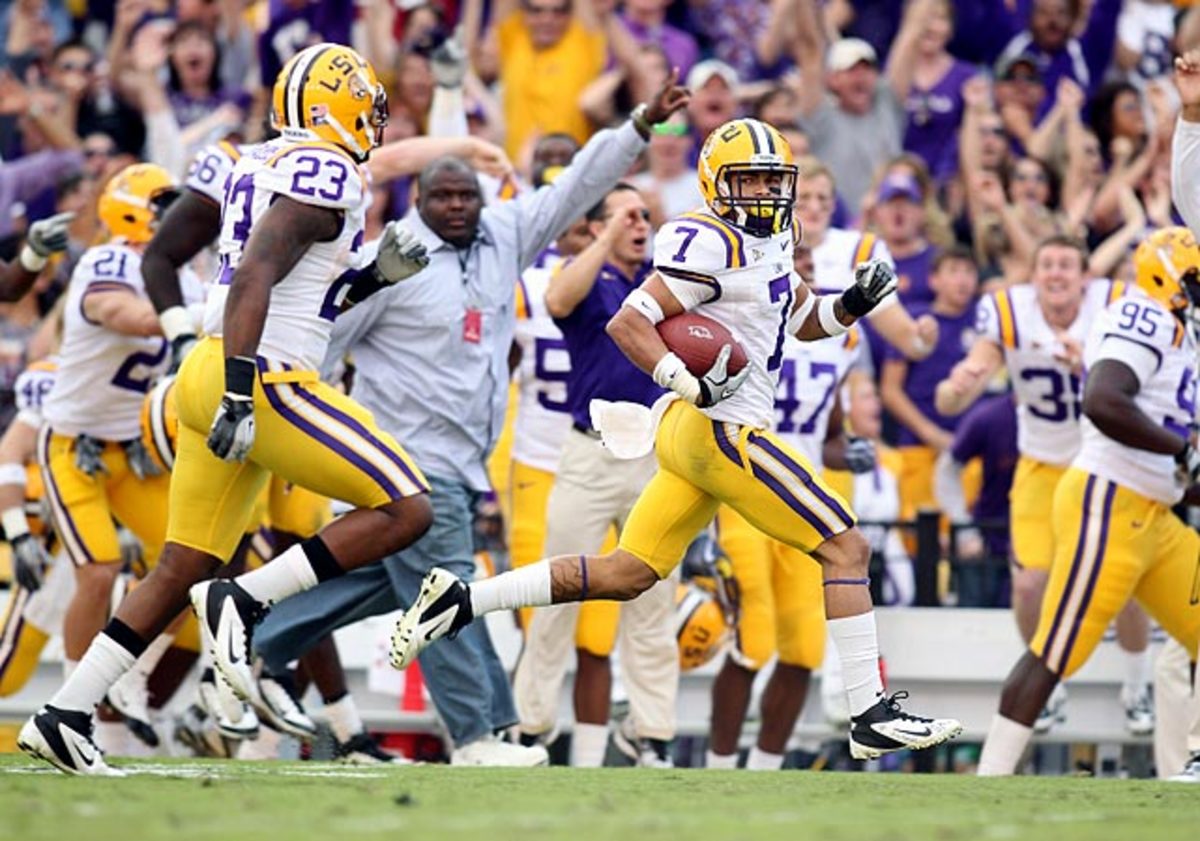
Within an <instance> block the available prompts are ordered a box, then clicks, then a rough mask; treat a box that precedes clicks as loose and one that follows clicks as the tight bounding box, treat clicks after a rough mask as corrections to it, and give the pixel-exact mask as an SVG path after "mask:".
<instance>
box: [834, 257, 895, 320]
mask: <svg viewBox="0 0 1200 841" xmlns="http://www.w3.org/2000/svg"><path fill="white" fill-rule="evenodd" d="M899 282H900V280H899V278H897V277H896V270H895V269H893V268H892V267H891V266H889V265H888V264H887V263H885V262H884V261H883V260H880V259H873V260H867V261H866V262H865V263H859V264H858V265H857V266H855V267H854V285H853V286H851V287H850V288H849V289H847V290H846V291H845V292H843V293H842V306H843V307H845V309H846V312H848V313H850V315H852V316H854V317H855V318H862V317H863V316H864V315H866V314H867V313H869V312H870V311H871V310H873V309H875V307H877V306H879V302H880V301H882V300H883V299H884V298H886V297H887V296H888V295H890V294H891V293H892V292H894V291H895V290H896V286H897V285H898V284H899Z"/></svg>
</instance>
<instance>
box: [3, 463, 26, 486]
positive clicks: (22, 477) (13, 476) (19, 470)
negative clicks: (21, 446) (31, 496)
mask: <svg viewBox="0 0 1200 841" xmlns="http://www.w3.org/2000/svg"><path fill="white" fill-rule="evenodd" d="M26 478H27V474H26V473H25V468H24V466H23V465H20V464H17V463H16V462H15V461H10V462H8V463H7V464H0V485H20V487H21V490H22V491H23V490H25V481H26Z"/></svg>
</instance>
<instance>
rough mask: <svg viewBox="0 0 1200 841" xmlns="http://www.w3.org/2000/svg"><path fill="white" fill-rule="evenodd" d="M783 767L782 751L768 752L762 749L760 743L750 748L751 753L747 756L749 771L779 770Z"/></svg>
mask: <svg viewBox="0 0 1200 841" xmlns="http://www.w3.org/2000/svg"><path fill="white" fill-rule="evenodd" d="M782 767H783V754H782V753H767V752H766V751H765V750H760V749H759V747H758V745H755V746H754V747H752V748H750V755H749V756H747V757H746V770H747V771H778V770H779V769H780V768H782Z"/></svg>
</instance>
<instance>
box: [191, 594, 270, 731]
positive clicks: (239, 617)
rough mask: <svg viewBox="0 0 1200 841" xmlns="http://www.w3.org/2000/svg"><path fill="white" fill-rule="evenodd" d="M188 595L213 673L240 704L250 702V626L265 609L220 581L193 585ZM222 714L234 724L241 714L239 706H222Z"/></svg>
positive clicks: (251, 689)
mask: <svg viewBox="0 0 1200 841" xmlns="http://www.w3.org/2000/svg"><path fill="white" fill-rule="evenodd" d="M189 596H190V597H191V600H192V608H193V609H194V610H195V611H196V618H197V619H199V620H200V633H201V635H202V637H203V639H204V645H205V647H206V648H207V649H208V653H209V655H210V656H211V657H212V661H213V665H214V666H215V667H216V670H217V673H218V674H219V675H220V676H221V677H222V678H224V679H225V682H226V683H228V684H229V688H230V689H232V690H233V694H234V695H236V696H237V697H238V698H240V699H241V700H243V701H250V700H252V699H253V698H254V691H255V681H254V669H253V662H252V660H251V655H250V639H251V634H252V633H253V631H254V626H255V625H257V624H258V623H259V622H261V621H262V619H263V617H264V616H266V615H267V606H266V605H264V604H262V603H261V602H259V601H258V600H257V599H255V598H254V597H253V596H251V595H250V594H249V593H247V592H246V591H245V590H243V589H242V588H241V587H240V586H239V585H238V584H237V583H235V582H233V581H229V580H226V579H221V578H214V579H211V580H209V581H202V582H200V583H199V584H196V585H194V586H193V587H192V589H191V590H190V591H189ZM222 700H225V699H222ZM222 712H224V714H225V716H226V717H227V718H229V720H230V721H233V722H235V723H236V722H237V721H238V719H239V717H240V716H241V714H242V710H241V707H240V706H239V707H236V708H235V707H234V706H232V705H229V704H225V705H223V707H222Z"/></svg>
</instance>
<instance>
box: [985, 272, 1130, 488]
mask: <svg viewBox="0 0 1200 841" xmlns="http://www.w3.org/2000/svg"><path fill="white" fill-rule="evenodd" d="M1124 289H1125V284H1124V283H1114V282H1112V281H1109V280H1092V281H1089V282H1088V284H1087V286H1086V287H1085V288H1084V298H1083V305H1082V306H1081V307H1080V309H1079V315H1077V316H1076V317H1075V321H1074V322H1073V323H1072V324H1071V326H1070V328H1069V329H1068V330H1067V331H1066V335H1067V336H1068V337H1069V338H1071V339H1073V340H1074V341H1076V342H1078V343H1079V346H1080V347H1082V346H1083V342H1084V340H1085V339H1086V338H1087V335H1088V329H1089V328H1090V327H1091V325H1092V322H1093V321H1094V320H1095V318H1096V317H1097V315H1099V313H1101V312H1102V311H1103V310H1104V308H1105V307H1106V306H1107V305H1108V304H1109V302H1110V301H1114V300H1116V299H1117V298H1119V297H1120V296H1121V295H1122V293H1123V292H1124ZM975 328H976V330H977V331H978V332H979V335H980V337H981V339H990V340H991V341H992V342H995V343H996V345H997V346H999V347H1000V348H1001V350H1003V352H1004V360H1005V363H1006V364H1007V366H1008V375H1009V379H1010V380H1011V382H1012V387H1013V392H1014V393H1015V395H1016V398H1017V449H1018V450H1019V451H1020V453H1021V455H1023V456H1026V457H1028V458H1031V459H1035V460H1037V461H1040V462H1043V463H1045V464H1054V465H1058V466H1061V467H1065V466H1066V465H1068V464H1070V462H1071V459H1073V458H1074V457H1075V454H1076V453H1077V452H1079V418H1080V415H1081V414H1082V408H1081V403H1080V401H1081V400H1082V398H1083V392H1082V389H1081V387H1080V380H1079V377H1077V376H1076V375H1074V374H1073V373H1071V369H1070V367H1069V366H1068V365H1067V364H1065V363H1064V362H1060V361H1059V360H1058V359H1055V355H1056V354H1059V355H1061V354H1062V351H1063V347H1062V341H1061V340H1060V339H1059V337H1058V336H1057V335H1056V334H1055V330H1054V328H1052V327H1051V326H1050V325H1049V324H1047V323H1046V319H1045V316H1043V315H1042V308H1041V305H1040V304H1039V303H1038V298H1037V290H1036V289H1034V287H1033V285H1032V284H1028V283H1025V284H1020V285H1018V286H1010V287H1008V288H1006V289H1002V290H1000V291H998V292H995V293H993V294H991V295H988V296H986V297H985V298H983V299H982V300H980V302H979V305H978V308H977V310H976V322H975Z"/></svg>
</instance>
